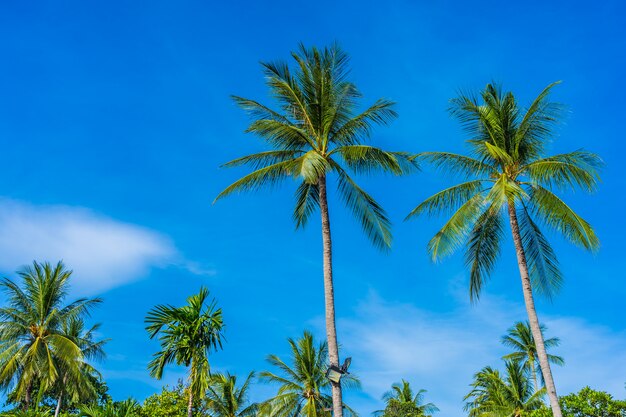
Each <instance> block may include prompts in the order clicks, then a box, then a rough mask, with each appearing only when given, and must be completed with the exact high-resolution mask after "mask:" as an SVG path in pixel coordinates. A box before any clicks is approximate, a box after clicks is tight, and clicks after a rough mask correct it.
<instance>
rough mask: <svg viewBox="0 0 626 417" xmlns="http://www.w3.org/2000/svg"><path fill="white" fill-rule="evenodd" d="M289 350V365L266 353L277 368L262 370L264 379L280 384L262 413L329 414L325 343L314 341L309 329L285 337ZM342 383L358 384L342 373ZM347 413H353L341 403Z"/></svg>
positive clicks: (274, 416)
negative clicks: (275, 371) (294, 337)
mask: <svg viewBox="0 0 626 417" xmlns="http://www.w3.org/2000/svg"><path fill="white" fill-rule="evenodd" d="M288 342H289V347H290V349H291V364H287V363H286V362H284V361H283V360H282V359H280V358H279V357H278V356H276V355H269V356H268V358H267V361H268V362H269V363H270V364H271V365H272V366H273V367H275V368H276V369H277V371H278V372H277V373H274V372H272V371H265V372H261V374H260V378H261V380H262V381H264V382H268V383H272V384H276V385H279V388H278V392H277V394H276V396H275V397H273V398H271V399H269V400H268V401H267V402H265V403H263V404H262V405H261V407H260V411H261V414H263V415H268V416H271V417H329V416H330V413H329V411H330V410H331V408H330V407H331V406H332V397H331V396H330V395H328V392H329V391H330V388H331V385H330V381H329V380H328V378H326V369H327V367H328V347H327V344H326V343H325V342H321V343H319V344H317V346H316V343H315V340H314V338H313V335H312V334H311V333H310V332H306V331H305V332H304V335H303V336H302V338H300V339H298V340H294V339H288ZM342 379H344V386H346V387H358V386H359V382H358V379H357V378H356V377H355V376H354V375H352V374H347V375H344V376H343V378H342ZM343 407H344V408H345V409H346V411H347V412H348V413H349V414H350V415H355V413H354V412H353V411H352V409H350V408H349V407H347V406H345V404H344V405H343Z"/></svg>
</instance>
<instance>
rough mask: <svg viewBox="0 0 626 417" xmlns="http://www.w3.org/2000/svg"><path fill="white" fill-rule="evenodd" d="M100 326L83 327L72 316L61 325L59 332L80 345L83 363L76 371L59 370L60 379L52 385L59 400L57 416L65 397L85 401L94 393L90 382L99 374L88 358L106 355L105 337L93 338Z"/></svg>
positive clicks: (95, 358) (77, 319) (74, 400)
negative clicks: (100, 338) (75, 372)
mask: <svg viewBox="0 0 626 417" xmlns="http://www.w3.org/2000/svg"><path fill="white" fill-rule="evenodd" d="M99 329H100V324H95V325H93V326H92V327H90V328H89V329H86V328H85V322H84V320H83V319H82V318H72V319H70V320H69V321H68V322H65V323H63V325H62V326H61V331H62V334H63V335H65V336H66V337H67V338H69V339H70V340H71V341H72V342H74V344H76V346H78V347H79V349H80V351H81V353H82V363H81V364H80V365H79V368H78V370H79V372H78V373H77V374H73V373H72V372H70V371H68V370H66V369H61V374H60V378H59V379H58V380H57V383H56V386H55V389H56V392H57V395H58V399H57V406H56V409H55V412H54V417H58V416H59V413H60V412H61V406H62V404H63V400H64V398H65V397H68V398H69V399H70V400H71V401H72V402H74V403H77V402H82V403H85V402H87V401H88V400H90V399H93V398H95V397H96V396H97V393H96V387H95V386H94V385H93V381H95V380H98V379H100V378H101V375H100V373H99V372H98V371H97V370H96V369H95V368H94V367H93V365H91V364H90V363H89V362H87V361H94V360H102V359H103V358H104V357H105V353H104V345H105V344H106V343H107V342H108V340H107V339H105V340H96V339H95V338H96V332H97V331H98V330H99Z"/></svg>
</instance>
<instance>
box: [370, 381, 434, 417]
mask: <svg viewBox="0 0 626 417" xmlns="http://www.w3.org/2000/svg"><path fill="white" fill-rule="evenodd" d="M425 393H426V390H424V389H420V390H418V391H417V392H414V391H413V388H412V387H411V384H409V382H408V381H405V380H404V379H403V380H402V381H401V382H400V383H395V384H393V385H392V386H391V390H390V391H388V392H386V393H385V394H384V395H383V401H385V409H384V410H379V411H376V412H374V415H377V416H381V417H430V415H431V414H433V413H434V412H436V411H439V409H438V408H437V406H435V404H433V403H426V404H424V394H425Z"/></svg>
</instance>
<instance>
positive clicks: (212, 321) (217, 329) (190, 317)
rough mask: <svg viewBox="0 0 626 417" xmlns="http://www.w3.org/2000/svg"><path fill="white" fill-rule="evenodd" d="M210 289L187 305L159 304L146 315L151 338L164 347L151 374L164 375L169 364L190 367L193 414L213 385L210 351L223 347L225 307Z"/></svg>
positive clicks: (191, 410)
mask: <svg viewBox="0 0 626 417" xmlns="http://www.w3.org/2000/svg"><path fill="white" fill-rule="evenodd" d="M208 298H209V290H207V289H206V288H201V289H200V292H199V293H198V294H196V295H193V296H191V297H189V298H187V305H185V306H183V307H173V306H170V305H158V306H156V307H155V308H154V309H152V310H151V311H150V312H149V313H148V315H147V317H146V325H147V326H146V330H147V331H148V334H149V335H150V338H155V337H157V338H158V340H159V342H160V343H161V350H160V351H159V352H157V353H155V354H154V356H153V359H152V361H150V363H149V364H148V369H149V370H150V375H152V376H153V377H155V378H157V379H161V378H162V376H163V370H164V369H165V366H166V365H170V364H176V365H182V366H185V367H187V368H188V369H189V390H190V393H189V396H190V398H189V405H188V411H187V414H188V416H189V417H191V416H192V415H193V399H194V398H197V399H202V398H204V396H205V395H206V392H207V389H208V387H209V376H210V369H211V367H210V364H209V354H210V353H211V352H212V351H214V350H217V349H221V348H222V329H223V325H224V324H223V321H222V310H221V309H220V308H217V303H216V302H215V300H212V301H210V302H209V301H208Z"/></svg>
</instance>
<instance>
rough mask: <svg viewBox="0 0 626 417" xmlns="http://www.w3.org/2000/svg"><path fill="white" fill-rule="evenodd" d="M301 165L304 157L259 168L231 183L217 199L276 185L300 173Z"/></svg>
mask: <svg viewBox="0 0 626 417" xmlns="http://www.w3.org/2000/svg"><path fill="white" fill-rule="evenodd" d="M301 166H302V157H299V158H296V159H290V160H288V161H282V162H278V163H275V164H272V165H269V166H266V167H264V168H261V169H258V170H256V171H254V172H252V173H251V174H248V175H246V176H245V177H243V178H241V179H240V180H238V181H235V182H234V183H233V184H231V185H229V186H228V187H227V188H226V189H225V190H224V191H222V192H221V193H219V194H218V196H217V197H215V201H217V200H219V199H220V198H224V197H226V196H227V195H229V194H232V193H234V192H241V191H251V190H256V189H259V188H262V187H265V186H268V185H276V184H278V183H279V182H280V181H283V180H285V179H287V178H289V177H296V176H297V175H299V174H300V169H301ZM215 201H214V202H215Z"/></svg>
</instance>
